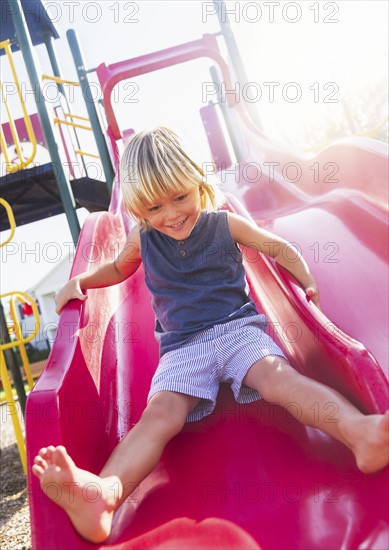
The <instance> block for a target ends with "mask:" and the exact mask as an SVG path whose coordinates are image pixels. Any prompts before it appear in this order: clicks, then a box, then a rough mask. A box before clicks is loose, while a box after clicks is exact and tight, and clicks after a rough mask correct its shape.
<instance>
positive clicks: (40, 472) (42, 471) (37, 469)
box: [31, 464, 45, 479]
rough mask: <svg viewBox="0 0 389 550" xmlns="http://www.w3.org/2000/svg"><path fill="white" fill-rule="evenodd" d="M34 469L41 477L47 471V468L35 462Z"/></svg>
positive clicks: (34, 472)
mask: <svg viewBox="0 0 389 550" xmlns="http://www.w3.org/2000/svg"><path fill="white" fill-rule="evenodd" d="M31 470H32V473H33V474H34V475H35V476H36V477H38V478H39V479H40V478H41V477H42V476H43V474H44V473H45V470H44V469H43V468H42V467H41V466H39V465H38V464H34V465H33V467H32V468H31Z"/></svg>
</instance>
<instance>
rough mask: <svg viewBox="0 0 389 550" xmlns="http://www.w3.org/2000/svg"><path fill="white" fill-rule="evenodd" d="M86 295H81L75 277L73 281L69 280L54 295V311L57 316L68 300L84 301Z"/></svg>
mask: <svg viewBox="0 0 389 550" xmlns="http://www.w3.org/2000/svg"><path fill="white" fill-rule="evenodd" d="M86 299H87V295H86V294H83V292H82V290H81V286H80V281H79V280H78V278H77V277H74V278H73V279H70V281H68V282H67V283H66V285H65V286H64V287H62V288H61V290H59V291H58V292H57V294H56V295H55V303H56V306H57V307H56V308H55V311H56V313H58V315H59V314H60V313H61V311H62V308H63V307H64V306H65V305H66V304H67V303H68V302H69V301H70V300H82V301H84V300H86Z"/></svg>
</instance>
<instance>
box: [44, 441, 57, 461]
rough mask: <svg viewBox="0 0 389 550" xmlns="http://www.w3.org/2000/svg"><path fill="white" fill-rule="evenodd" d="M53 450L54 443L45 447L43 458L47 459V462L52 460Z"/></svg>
mask: <svg viewBox="0 0 389 550" xmlns="http://www.w3.org/2000/svg"><path fill="white" fill-rule="evenodd" d="M54 452H55V447H54V445H49V446H48V447H47V449H46V454H45V459H46V460H47V461H48V462H52V461H53V455H54Z"/></svg>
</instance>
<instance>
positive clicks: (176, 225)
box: [168, 218, 188, 231]
mask: <svg viewBox="0 0 389 550" xmlns="http://www.w3.org/2000/svg"><path fill="white" fill-rule="evenodd" d="M187 219H188V218H185V220H182V222H178V223H175V224H173V225H168V228H169V229H173V231H177V229H181V227H183V226H184V224H185V222H186V220H187Z"/></svg>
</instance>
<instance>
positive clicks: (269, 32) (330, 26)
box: [1, 0, 388, 293]
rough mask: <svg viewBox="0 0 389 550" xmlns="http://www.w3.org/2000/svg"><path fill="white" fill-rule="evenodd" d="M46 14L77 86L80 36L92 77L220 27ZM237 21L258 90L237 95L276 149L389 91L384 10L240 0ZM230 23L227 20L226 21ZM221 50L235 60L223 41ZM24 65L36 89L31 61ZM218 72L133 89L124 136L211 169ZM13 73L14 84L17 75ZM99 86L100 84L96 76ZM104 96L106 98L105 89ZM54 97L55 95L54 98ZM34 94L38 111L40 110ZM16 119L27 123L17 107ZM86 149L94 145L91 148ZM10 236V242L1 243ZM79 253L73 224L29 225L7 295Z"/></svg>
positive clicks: (123, 108)
mask: <svg viewBox="0 0 389 550" xmlns="http://www.w3.org/2000/svg"><path fill="white" fill-rule="evenodd" d="M45 4H46V5H47V8H48V10H49V12H50V13H51V16H52V18H53V20H54V22H55V24H56V26H57V28H58V29H59V32H60V35H61V39H60V40H57V41H56V50H57V55H58V58H59V59H60V64H61V70H62V74H63V75H64V76H65V77H66V78H69V79H71V80H75V79H76V75H75V69H74V65H73V61H72V59H71V56H70V54H69V51H68V46H67V40H66V31H67V29H69V28H73V29H75V30H76V32H77V34H78V38H79V41H80V43H81V46H82V50H83V55H84V60H85V62H86V66H87V68H89V69H92V68H95V67H96V66H98V65H99V64H100V63H103V62H105V63H106V64H110V63H115V62H118V61H121V60H124V59H127V58H131V57H135V56H138V55H143V54H146V53H149V52H152V51H157V50H160V49H162V48H167V47H170V46H174V45H176V44H180V43H183V42H187V41H190V40H195V39H197V38H199V37H201V36H202V35H203V34H205V33H214V32H218V31H219V29H220V27H219V22H218V18H217V15H216V8H215V6H214V5H213V3H212V2H211V1H199V0H196V1H191V0H184V1H180V0H173V1H166V0H162V1H154V0H141V1H139V0H138V1H137V2H128V1H127V0H104V1H89V0H82V1H67V2H60V1H57V0H50V1H46V2H45ZM227 11H228V17H229V20H230V23H231V26H232V29H233V31H234V34H235V36H236V39H237V42H238V45H239V48H240V52H241V56H242V59H243V62H244V65H245V68H246V72H247V75H248V81H249V82H248V85H245V87H243V86H242V84H241V83H239V82H236V84H235V85H236V86H238V87H239V86H241V88H240V90H241V91H242V93H243V94H245V95H246V97H247V98H248V99H249V101H251V103H253V104H254V105H255V107H256V109H257V112H258V115H259V117H260V120H261V123H262V125H263V128H264V130H265V132H266V133H268V134H269V136H272V137H273V138H275V139H277V140H280V141H286V142H288V143H299V139H300V138H301V136H300V133H301V129H302V128H304V127H309V125H310V124H320V123H321V122H322V121H323V122H324V121H325V120H326V117H331V116H334V114H335V116H336V114H337V112H338V111H337V110H338V109H339V108H340V106H341V104H342V101H343V100H344V98H347V97H349V96H350V95H353V94H354V95H355V94H360V93H362V92H363V91H364V90H365V89H369V87H372V86H373V85H374V84H375V83H377V84H381V85H383V86H387V66H388V48H387V44H388V3H387V2H386V1H385V0H377V1H375V0H372V1H370V2H365V1H362V0H359V1H358V0H357V1H354V0H340V1H339V0H338V1H337V2H323V1H320V2H317V1H316V2H315V1H310V0H303V1H300V2H289V1H286V0H279V1H274V2H272V1H268V2H266V1H240V2H238V1H230V2H227ZM221 16H222V17H225V15H224V13H223V12H222V13H221ZM218 40H219V45H220V47H221V49H222V51H225V46H224V43H223V39H222V38H221V37H220V38H219V39H218ZM36 54H37V57H38V58H39V60H40V63H41V65H42V71H43V72H48V70H49V69H48V64H47V59H46V56H45V53H44V48H43V46H38V47H37V48H36ZM15 62H16V63H17V68H18V72H19V78H20V81H21V82H22V83H23V82H24V83H25V86H26V89H27V88H28V84H27V76H26V74H25V72H24V70H23V68H22V66H21V57H20V54H16V55H15ZM209 66H210V63H209V61H207V60H197V61H194V62H192V63H190V64H185V65H180V66H178V67H176V68H169V69H166V70H163V71H158V72H157V73H153V74H151V75H145V76H142V77H140V78H138V79H137V80H136V81H134V82H130V83H129V82H127V83H125V84H124V85H123V86H121V87H120V88H119V89H118V90H117V95H116V96H115V112H116V114H117V116H118V119H119V120H120V122H121V126H122V128H134V129H136V130H140V129H144V128H152V127H155V126H158V125H164V126H170V127H172V128H173V129H174V130H175V131H176V132H177V133H178V134H179V135H181V136H182V138H183V140H184V144H185V146H186V148H187V149H188V150H189V152H190V154H192V156H194V157H195V158H196V160H198V161H199V162H207V161H209V160H210V154H209V151H208V146H207V143H206V139H205V134H204V129H203V127H202V124H201V119H200V116H199V109H200V107H202V106H203V105H204V104H206V102H207V101H208V100H209V99H212V97H211V96H209V94H207V90H208V89H209V88H207V84H209V83H210V82H211V79H210V75H209ZM2 68H3V69H4V74H5V77H3V78H4V79H6V78H7V67H2ZM91 79H92V82H97V81H95V80H94V77H93V76H92V75H91ZM94 89H95V90H96V97H97V96H98V93H99V92H98V86H97V83H96V84H95V87H94ZM46 92H47V94H48V96H49V95H50V93H51V92H52V89H51V90H50V89H49V88H47V89H46ZM29 95H30V94H27V98H26V104H27V106H28V109H29V111H30V112H36V108H35V106H34V104H33V102H32V100H31V97H29ZM54 101H55V98H54V97H53V98H52V99H51V102H52V103H54ZM71 103H72V108H73V107H74V112H75V113H76V114H80V115H85V113H86V112H85V108H84V106H83V104H82V101H81V99H80V98H79V97H77V94H76V93H75V94H74V96H72V98H71ZM2 114H3V111H2ZM14 116H15V118H17V117H18V116H20V114H19V113H18V112H17V107H16V108H15V115H14ZM377 122H381V121H377ZM84 139H85V138H84ZM86 145H87V146H89V145H90V144H89V141H88V140H87V139H86ZM91 147H92V148H93V144H91ZM91 152H93V151H91ZM2 214H3V213H2ZM78 215H79V218H80V223H81V225H82V223H83V221H84V219H85V217H86V215H87V212H85V211H84V210H79V211H78ZM6 235H7V233H6V232H4V233H2V235H1V241H2V242H3V241H4V239H5V237H6ZM70 243H71V236H70V232H69V230H68V228H67V223H66V219H65V217H64V216H56V217H54V218H50V219H47V220H43V221H41V222H37V223H35V224H29V225H26V226H21V227H18V228H17V229H16V232H15V235H14V238H13V241H12V243H10V244H9V245H7V246H6V247H4V248H3V249H2V252H1V254H2V258H1V259H2V293H5V292H8V291H11V290H27V289H29V288H31V287H32V286H33V285H34V284H36V283H37V282H38V281H39V280H40V279H41V278H42V277H43V276H44V275H45V274H46V273H47V272H48V271H50V270H51V269H53V267H55V265H56V263H57V262H58V261H60V260H61V259H62V258H63V257H64V255H66V254H67V252H68V250H69V249H70V247H71V244H70Z"/></svg>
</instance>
